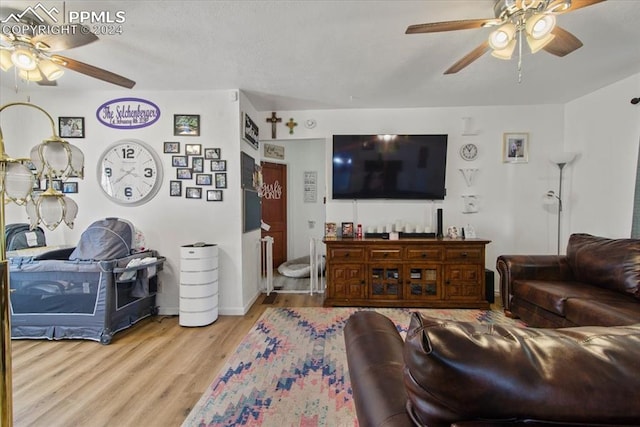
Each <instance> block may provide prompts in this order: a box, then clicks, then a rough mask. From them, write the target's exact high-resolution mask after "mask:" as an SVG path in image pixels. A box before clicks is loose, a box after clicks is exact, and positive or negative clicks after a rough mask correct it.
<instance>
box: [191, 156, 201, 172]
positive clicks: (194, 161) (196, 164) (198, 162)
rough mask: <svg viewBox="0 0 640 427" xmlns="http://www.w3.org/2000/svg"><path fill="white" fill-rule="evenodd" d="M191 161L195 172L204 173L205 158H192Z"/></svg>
mask: <svg viewBox="0 0 640 427" xmlns="http://www.w3.org/2000/svg"><path fill="white" fill-rule="evenodd" d="M191 159H192V160H191V169H193V171H194V172H200V173H202V172H204V157H192V158H191Z"/></svg>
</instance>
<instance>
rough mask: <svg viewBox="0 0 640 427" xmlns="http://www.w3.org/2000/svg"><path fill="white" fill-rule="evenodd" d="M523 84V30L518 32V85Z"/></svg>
mask: <svg viewBox="0 0 640 427" xmlns="http://www.w3.org/2000/svg"><path fill="white" fill-rule="evenodd" d="M520 83H522V28H520V30H519V31H518V84H520Z"/></svg>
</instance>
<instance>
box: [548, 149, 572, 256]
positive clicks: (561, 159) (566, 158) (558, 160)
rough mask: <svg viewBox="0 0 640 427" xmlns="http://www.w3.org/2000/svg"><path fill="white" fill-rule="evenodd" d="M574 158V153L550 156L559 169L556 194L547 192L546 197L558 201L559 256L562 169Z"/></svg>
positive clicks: (551, 191)
mask: <svg viewBox="0 0 640 427" xmlns="http://www.w3.org/2000/svg"><path fill="white" fill-rule="evenodd" d="M575 158H576V153H559V154H556V155H554V156H551V162H552V163H554V164H555V165H556V166H558V169H560V182H559V183H558V194H556V193H555V192H554V191H553V190H549V191H548V192H547V197H549V198H555V199H558V244H557V246H558V248H557V250H558V255H560V229H561V228H560V226H561V223H562V172H563V170H564V167H565V166H566V165H568V164H569V163H571V162H572V161H573V160H574V159H575Z"/></svg>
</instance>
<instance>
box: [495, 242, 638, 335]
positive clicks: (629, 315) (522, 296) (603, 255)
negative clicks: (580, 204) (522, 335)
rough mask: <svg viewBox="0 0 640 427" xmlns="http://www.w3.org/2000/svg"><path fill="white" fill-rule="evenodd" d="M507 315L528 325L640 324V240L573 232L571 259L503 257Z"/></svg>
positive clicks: (499, 267) (500, 266) (499, 264)
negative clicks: (609, 237)
mask: <svg viewBox="0 0 640 427" xmlns="http://www.w3.org/2000/svg"><path fill="white" fill-rule="evenodd" d="M496 267H497V270H498V272H499V273H500V294H501V297H502V303H503V306H504V310H505V313H506V314H507V316H511V317H518V318H520V319H522V320H523V321H524V322H525V323H526V324H527V325H528V326H534V327H552V328H559V327H571V326H586V325H600V326H615V325H630V324H634V323H640V240H639V239H607V238H604V237H597V236H592V235H589V234H573V235H571V236H570V238H569V243H568V245H567V255H560V256H555V255H501V256H499V257H498V259H497V262H496Z"/></svg>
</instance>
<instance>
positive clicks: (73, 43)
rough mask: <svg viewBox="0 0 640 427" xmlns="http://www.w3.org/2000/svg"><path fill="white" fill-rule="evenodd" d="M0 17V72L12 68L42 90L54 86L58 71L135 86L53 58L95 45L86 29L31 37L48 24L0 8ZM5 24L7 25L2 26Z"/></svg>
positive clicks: (62, 58)
mask: <svg viewBox="0 0 640 427" xmlns="http://www.w3.org/2000/svg"><path fill="white" fill-rule="evenodd" d="M0 15H1V16H2V23H3V31H2V33H0V68H1V69H2V71H9V69H11V68H12V67H13V66H15V67H16V71H17V73H18V76H19V77H20V78H22V79H24V80H28V81H34V82H36V83H37V84H39V85H42V86H55V85H56V82H55V80H57V79H58V78H60V77H61V76H62V74H64V71H63V70H62V68H66V69H69V70H72V71H75V72H78V73H81V74H85V75H87V76H89V77H93V78H96V79H99V80H103V81H105V82H107V83H112V84H115V85H118V86H122V87H126V88H128V89H131V88H132V87H133V86H134V85H135V84H136V82H134V81H133V80H130V79H128V78H126V77H123V76H120V75H118V74H115V73H112V72H111V71H107V70H104V69H102V68H98V67H96V66H93V65H89V64H86V63H84V62H80V61H76V60H75V59H71V58H68V57H66V56H62V55H58V54H57V52H61V51H64V50H68V49H73V48H76V47H80V46H84V45H87V44H89V43H93V42H95V41H97V40H98V37H97V36H96V35H95V34H93V33H91V32H90V31H89V28H87V27H86V26H82V25H80V24H77V25H74V27H75V29H74V30H73V31H41V33H34V30H36V31H40V30H39V29H41V28H43V27H47V26H50V25H51V24H48V23H45V22H43V20H42V19H41V18H40V17H39V16H38V17H37V18H38V19H36V18H32V17H30V16H27V15H25V14H24V12H21V11H17V10H13V9H8V8H0ZM5 23H8V24H7V25H4V24H5ZM14 24H15V25H14ZM51 27H53V26H52V25H51ZM5 29H10V31H5ZM61 67H62V68H61Z"/></svg>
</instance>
